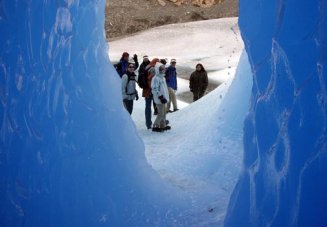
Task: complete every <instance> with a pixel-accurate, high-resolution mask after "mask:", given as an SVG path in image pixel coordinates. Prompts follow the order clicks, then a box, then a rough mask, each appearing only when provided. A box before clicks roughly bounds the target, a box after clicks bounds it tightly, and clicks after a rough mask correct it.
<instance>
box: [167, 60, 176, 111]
mask: <svg viewBox="0 0 327 227" xmlns="http://www.w3.org/2000/svg"><path fill="white" fill-rule="evenodd" d="M165 77H166V82H167V86H168V92H169V102H168V105H167V110H166V112H175V111H177V110H178V108H177V100H176V91H177V72H176V59H171V61H170V66H169V67H168V68H167V70H166V76H165ZM171 103H173V108H174V110H173V111H171V110H170V106H171Z"/></svg>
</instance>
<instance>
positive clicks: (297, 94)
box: [225, 0, 327, 227]
mask: <svg viewBox="0 0 327 227" xmlns="http://www.w3.org/2000/svg"><path fill="white" fill-rule="evenodd" d="M239 7H240V8H239V25H240V29H241V33H242V38H243V40H244V43H245V48H246V51H247V53H248V56H249V61H250V64H251V68H252V72H253V75H254V82H253V84H254V85H253V89H252V97H251V107H250V112H249V114H248V116H247V119H246V121H245V126H244V150H245V154H244V160H243V164H244V166H243V170H242V173H241V175H240V177H239V181H238V183H237V186H236V188H235V189H234V192H233V195H232V198H231V201H230V204H229V208H228V211H227V212H228V213H227V217H226V219H225V226H228V227H230V226H232V227H233V226H315V227H316V226H327V193H326V192H327V80H326V78H327V77H326V76H327V71H326V69H327V1H325V0H311V1H304V0H300V1H299V0H288V1H286V0H280V1H266V0H251V1H246V0H241V1H240V4H239Z"/></svg>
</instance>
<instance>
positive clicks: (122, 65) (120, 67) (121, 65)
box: [114, 52, 139, 77]
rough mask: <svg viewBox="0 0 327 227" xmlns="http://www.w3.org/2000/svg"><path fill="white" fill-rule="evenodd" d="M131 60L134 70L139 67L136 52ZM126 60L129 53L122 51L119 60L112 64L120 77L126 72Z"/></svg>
mask: <svg viewBox="0 0 327 227" xmlns="http://www.w3.org/2000/svg"><path fill="white" fill-rule="evenodd" d="M133 60H134V62H135V70H136V69H137V68H138V67H139V62H138V59H137V55H136V54H134V56H133ZM128 61H129V53H127V52H124V53H123V54H122V56H121V58H120V60H119V62H118V63H117V64H115V65H114V67H115V69H116V71H117V73H118V75H119V76H120V77H122V76H123V75H124V74H125V73H126V72H127V68H128Z"/></svg>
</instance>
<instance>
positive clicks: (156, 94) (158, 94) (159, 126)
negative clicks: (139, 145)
mask: <svg viewBox="0 0 327 227" xmlns="http://www.w3.org/2000/svg"><path fill="white" fill-rule="evenodd" d="M164 76H165V66H164V65H163V64H162V63H160V62H157V63H156V65H155V76H154V77H153V79H152V82H151V88H152V94H153V100H154V102H155V103H156V105H157V109H158V115H157V118H156V120H155V122H154V124H153V128H152V131H154V132H163V131H164V130H169V129H171V127H170V126H168V125H167V121H166V103H167V101H168V100H169V93H168V88H167V84H166V80H165V78H164Z"/></svg>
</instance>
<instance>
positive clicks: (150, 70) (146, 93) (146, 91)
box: [142, 58, 159, 129]
mask: <svg viewBox="0 0 327 227" xmlns="http://www.w3.org/2000/svg"><path fill="white" fill-rule="evenodd" d="M157 62H159V59H158V58H154V59H152V61H151V62H150V64H148V65H147V66H146V67H145V73H146V75H147V86H146V88H143V90H142V96H143V97H144V99H145V112H144V113H145V124H146V127H147V129H151V127H152V120H151V115H152V113H151V103H152V102H153V95H152V92H151V81H152V78H153V77H154V75H155V69H154V67H155V65H156V63H157ZM153 108H154V109H155V111H156V106H155V103H154V102H153Z"/></svg>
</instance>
